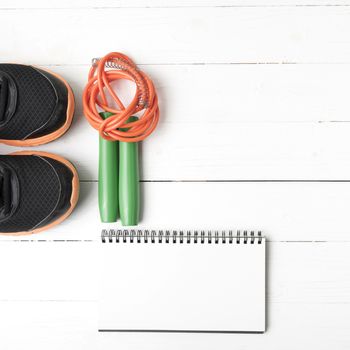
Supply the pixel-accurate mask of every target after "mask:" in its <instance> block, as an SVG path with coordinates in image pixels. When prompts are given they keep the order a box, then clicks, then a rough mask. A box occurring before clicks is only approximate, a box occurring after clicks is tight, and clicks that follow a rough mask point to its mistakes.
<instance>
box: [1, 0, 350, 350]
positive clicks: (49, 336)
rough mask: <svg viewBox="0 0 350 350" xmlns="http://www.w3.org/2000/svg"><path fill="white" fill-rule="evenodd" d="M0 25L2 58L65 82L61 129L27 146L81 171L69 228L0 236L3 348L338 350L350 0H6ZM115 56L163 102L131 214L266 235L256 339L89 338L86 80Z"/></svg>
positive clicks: (347, 230) (349, 116)
mask: <svg viewBox="0 0 350 350" xmlns="http://www.w3.org/2000/svg"><path fill="white" fill-rule="evenodd" d="M0 23H1V46H0V52H1V61H2V62H22V63H28V64H35V65H41V66H44V67H47V68H49V69H51V70H54V71H55V72H57V73H59V74H62V75H63V76H64V77H65V78H66V79H67V80H68V82H69V83H70V84H71V85H72V87H73V89H74V92H75V96H76V101H77V111H76V117H75V121H74V123H73V126H72V128H71V130H70V131H69V132H68V133H67V134H66V135H65V136H64V137H62V138H61V139H60V140H58V141H56V142H53V143H51V144H48V145H44V146H42V147H39V149H41V150H45V151H49V152H54V153H58V154H60V155H63V156H65V157H67V158H68V159H70V160H71V161H72V162H73V163H74V164H75V165H76V166H77V168H78V171H79V173H80V177H81V199H80V202H79V205H78V207H77V208H76V210H75V211H74V213H73V214H72V216H71V217H70V218H69V219H68V220H66V221H65V222H64V223H63V224H61V225H59V226H58V227H57V228H55V229H52V230H51V231H48V232H45V233H42V234H38V235H35V236H29V237H21V238H16V239H13V238H6V237H1V238H0V271H1V275H0V279H1V282H0V348H1V349H2V350H14V349H16V350H17V349H21V350H22V349H24V348H27V349H36V350H41V349H50V350H56V349H59V350H61V349H65V350H71V349H72V350H73V349H74V350H76V349H84V350H90V349H91V350H95V349H102V350H110V349H116V348H117V349H152V350H154V349H233V348H235V349H269V350H273V349H290V350H294V349H316V348H317V349H330V348H335V349H337V350H342V349H349V348H350V274H349V270H350V239H349V236H350V225H349V223H350V219H349V203H350V142H349V135H350V124H349V123H348V122H349V121H350V103H349V94H350V1H349V0H327V1H326V0H245V1H244V0H217V1H215V0H204V1H196V0H189V1H185V0H173V1H165V0H145V1H141V0H130V1H123V0H119V1H112V0H101V1H98V0H86V1H83V0H77V1H74V0H71V1H68V0H61V1H59V0H53V1H43V0H31V1H25V0H2V1H1V3H0ZM110 51H121V52H124V53H127V54H129V55H130V56H131V57H133V58H134V59H135V60H136V61H137V63H138V64H139V65H140V66H141V67H142V69H143V70H145V71H146V72H147V73H149V75H150V76H151V77H152V78H153V79H154V81H155V84H156V86H157V90H158V93H159V97H160V103H161V122H160V125H159V127H158V129H157V131H156V132H155V134H154V135H152V137H151V138H150V139H149V140H147V141H146V142H144V144H143V145H142V180H143V182H142V191H143V198H144V203H143V214H142V225H143V226H145V227H171V228H179V227H180V228H196V227H199V228H212V227H215V228H227V227H229V228H248V229H261V230H263V231H264V233H265V234H266V235H267V237H268V240H269V242H268V264H267V265H268V288H267V309H268V330H267V333H266V334H264V335H247V334H167V333H140V334H130V333H124V334H123V333H108V334H98V333H97V331H96V330H97V306H96V301H95V300H96V289H97V286H96V282H95V281H96V275H97V274H98V270H97V263H98V261H97V254H96V250H95V248H96V246H95V242H98V240H99V234H100V229H101V226H100V224H99V220H98V209H97V203H96V202H97V156H98V154H97V150H98V145H97V134H96V132H95V131H94V130H92V129H91V128H90V127H89V126H88V124H87V122H86V121H85V119H84V117H83V115H82V106H81V93H82V89H83V87H84V85H85V82H86V77H87V72H88V69H89V65H90V60H91V58H92V57H96V56H97V57H98V56H102V55H104V54H106V53H107V52H110ZM13 150H14V149H13V148H10V147H5V146H3V145H1V147H0V151H1V153H9V152H11V151H13ZM114 227H117V226H114Z"/></svg>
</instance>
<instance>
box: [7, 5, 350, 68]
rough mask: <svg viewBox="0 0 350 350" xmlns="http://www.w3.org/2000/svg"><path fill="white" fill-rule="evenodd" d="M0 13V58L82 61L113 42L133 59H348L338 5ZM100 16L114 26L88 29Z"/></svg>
mask: <svg viewBox="0 0 350 350" xmlns="http://www.w3.org/2000/svg"><path fill="white" fill-rule="evenodd" d="M27 18H30V19H31V28H30V30H28V29H27V28H28V25H27ZM63 19H64V26H63V28H64V29H62V30H64V31H63V32H62V33H63V35H57V31H56V29H57V28H62V20H63ZM0 20H1V23H2V26H3V28H4V31H3V33H2V38H3V40H2V41H3V42H2V47H3V50H2V55H1V56H2V60H4V61H18V60H19V59H20V60H22V61H23V60H25V61H26V62H28V63H35V64H53V63H55V64H64V63H65V64H67V63H78V64H82V63H88V62H89V61H90V59H91V57H95V56H98V55H102V54H104V53H106V52H109V51H111V50H113V49H114V50H119V51H122V52H126V53H129V54H132V55H133V57H135V58H136V60H137V62H138V63H193V62H196V63H198V62H205V63H214V62H215V63H232V62H278V63H281V62H317V63H321V62H327V63H330V62H348V63H349V62H350V38H349V34H348V33H349V32H350V12H349V11H347V10H346V9H344V8H343V7H338V6H334V7H327V6H326V7H314V6H307V7H264V8H255V7H246V8H243V7H242V8H226V7H216V8H208V7H206V8H193V9H187V8H171V9H166V8H142V9H137V8H136V9H118V8H117V9H110V8H107V9H104V8H102V9H99V10H98V11H97V10H95V9H76V10H74V9H52V10H50V9H42V10H40V11H37V10H33V9H22V10H21V11H18V10H11V9H10V10H4V11H2V12H1V13H0ZM107 23H113V33H111V31H110V29H109V28H108V27H107V28H106V30H104V31H102V32H101V31H100V30H95V29H96V28H104V27H105V26H106V24H107ZM325 23H327V25H324V24H325ZM131 26H132V30H129V31H128V32H127V35H125V34H123V35H120V34H117V33H125V28H131ZM43 28H45V30H43ZM65 33H68V34H69V39H68V37H67V35H65ZM101 33H102V35H101ZM243 33H244V34H243ZM115 35H117V37H118V40H117V46H114V47H113V45H112V46H111V38H114V37H115ZM53 36H54V37H55V40H53ZM23 42H26V43H30V45H23ZM83 43H85V44H84V45H83ZM91 43H93V44H91ZM157 43H158V44H157Z"/></svg>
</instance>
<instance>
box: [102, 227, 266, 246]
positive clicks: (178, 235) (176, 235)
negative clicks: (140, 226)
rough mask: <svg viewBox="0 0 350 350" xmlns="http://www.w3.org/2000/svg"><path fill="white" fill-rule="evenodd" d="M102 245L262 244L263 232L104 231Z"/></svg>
mask: <svg viewBox="0 0 350 350" xmlns="http://www.w3.org/2000/svg"><path fill="white" fill-rule="evenodd" d="M101 240H102V243H106V242H108V243H151V244H152V243H165V244H169V243H173V244H175V243H179V244H184V243H185V244H190V243H194V244H197V243H198V244H205V243H207V244H212V243H213V244H219V243H220V244H254V243H257V244H261V242H262V235H261V231H258V232H257V233H256V234H255V232H254V231H242V232H241V231H240V230H238V231H232V230H229V231H204V230H201V231H199V230H194V231H190V230H188V231H182V230H180V231H177V230H172V231H170V230H165V231H164V230H105V229H104V230H102V231H101Z"/></svg>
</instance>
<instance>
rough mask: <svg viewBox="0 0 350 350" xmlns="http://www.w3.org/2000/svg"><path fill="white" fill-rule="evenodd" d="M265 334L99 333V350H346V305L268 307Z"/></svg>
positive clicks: (349, 309)
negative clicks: (116, 347) (333, 348)
mask: <svg viewBox="0 0 350 350" xmlns="http://www.w3.org/2000/svg"><path fill="white" fill-rule="evenodd" d="M269 315H270V316H269V326H268V330H267V333H265V334H262V335H259V334H256V335H249V334H203V333H198V334H191V333H187V334H186V333H102V334H100V335H99V345H100V349H103V350H113V349H115V346H116V344H118V349H120V350H126V349H127V350H134V349H135V350H136V349H140V348H142V349H144V350H151V349H152V350H158V349H159V350H160V349H165V348H166V349H169V350H175V349H203V350H214V349H223V350H229V349H232V348H235V349H242V350H243V349H253V348H255V349H262V350H279V349H284V350H295V349H304V348H307V349H319V350H328V349H330V348H332V347H334V346H335V347H336V348H337V350H347V349H348V348H349V344H350V328H349V325H348V323H346V321H345V320H347V319H349V317H350V305H349V304H336V303H335V304H333V303H331V304H326V305H320V304H312V303H311V304H309V303H306V304H271V306H270V308H269Z"/></svg>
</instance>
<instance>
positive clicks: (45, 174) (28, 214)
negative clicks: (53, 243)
mask: <svg viewBox="0 0 350 350" xmlns="http://www.w3.org/2000/svg"><path fill="white" fill-rule="evenodd" d="M78 195H79V179H78V174H77V171H76V170H75V168H74V167H73V165H72V164H71V163H70V162H68V161H67V160H65V159H64V158H62V157H59V156H56V155H53V154H50V153H45V152H26V151H24V152H23V151H22V152H17V153H13V154H11V155H6V156H3V155H1V156H0V234H5V235H22V234H30V233H37V232H40V231H43V230H46V229H48V228H51V227H53V226H55V225H57V224H58V223H60V222H61V221H63V220H64V219H65V218H66V217H67V216H68V215H69V214H70V213H71V212H72V211H73V209H74V207H75V205H76V203H77V201H78Z"/></svg>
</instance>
